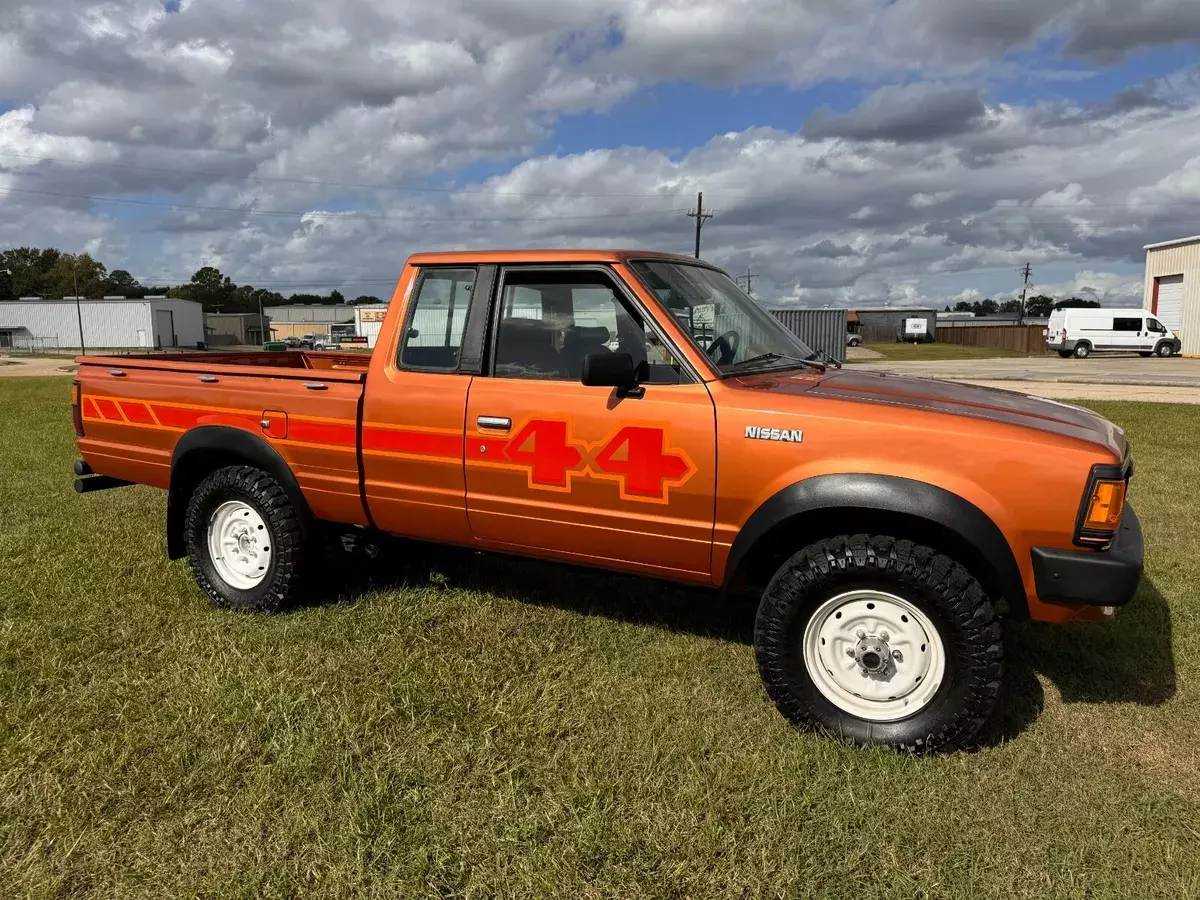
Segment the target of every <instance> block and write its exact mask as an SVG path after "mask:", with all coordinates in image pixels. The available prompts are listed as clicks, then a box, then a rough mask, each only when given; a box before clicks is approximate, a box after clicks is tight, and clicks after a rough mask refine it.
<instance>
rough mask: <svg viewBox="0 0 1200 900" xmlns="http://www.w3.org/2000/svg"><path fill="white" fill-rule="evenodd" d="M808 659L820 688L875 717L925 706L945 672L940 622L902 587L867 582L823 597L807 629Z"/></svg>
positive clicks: (852, 710) (899, 715) (842, 705)
mask: <svg viewBox="0 0 1200 900" xmlns="http://www.w3.org/2000/svg"><path fill="white" fill-rule="evenodd" d="M803 650H804V666H805V668H806V669H807V670H808V675H809V677H810V678H811V679H812V681H813V684H814V685H816V688H817V690H819V691H820V692H821V694H822V695H823V696H824V697H825V699H826V700H828V701H829V702H830V703H832V704H833V705H834V706H836V707H837V708H838V709H840V710H842V711H843V712H847V713H849V714H850V715H852V716H857V717H858V718H860V719H865V720H867V721H869V722H895V721H897V720H898V719H903V718H907V717H908V716H911V715H913V714H915V713H917V712H920V711H921V710H922V709H924V708H925V707H926V706H928V705H929V702H930V701H931V700H932V699H933V698H934V695H936V694H937V691H938V688H939V687H941V685H942V681H943V679H944V677H945V674H946V651H945V647H944V646H943V644H942V639H941V636H940V635H939V634H938V631H937V629H936V628H935V627H934V625H933V622H932V621H930V619H929V617H928V616H927V615H925V613H923V612H921V610H919V609H918V608H917V607H916V606H914V605H913V604H912V603H909V602H908V601H907V600H905V599H904V598H902V597H897V596H896V595H895V594H888V593H885V592H883V591H875V590H862V591H849V592H847V593H844V594H839V595H837V596H836V597H833V598H832V599H830V600H827V601H825V602H824V603H823V604H821V606H820V608H819V609H817V611H816V612H815V613H813V615H812V618H810V619H809V620H808V625H807V626H806V627H805V629H804V637H803Z"/></svg>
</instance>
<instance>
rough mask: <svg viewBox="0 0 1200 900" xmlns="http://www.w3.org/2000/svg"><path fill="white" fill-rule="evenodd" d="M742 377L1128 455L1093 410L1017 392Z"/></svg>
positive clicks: (762, 385) (839, 373) (870, 375)
mask: <svg viewBox="0 0 1200 900" xmlns="http://www.w3.org/2000/svg"><path fill="white" fill-rule="evenodd" d="M737 381H738V382H739V384H740V385H741V386H742V387H749V388H754V389H757V390H764V391H769V392H773V393H788V394H805V395H806V396H809V397H823V398H827V399H830V400H850V401H858V402H863V403H882V404H887V405H889V406H903V407H907V408H909V409H920V410H926V411H929V412H939V413H946V414H948V415H954V416H966V417H968V418H973V419H987V420H990V421H993V422H1002V423H1004V424H1006V425H1019V426H1022V427H1025V428H1032V429H1035V430H1037V431H1044V432H1048V433H1050V434H1058V435H1062V436H1063V437H1068V438H1074V439H1075V440H1081V441H1087V442H1089V443H1092V444H1096V445H1098V446H1101V447H1103V448H1105V449H1106V450H1108V451H1109V452H1111V453H1112V454H1113V455H1114V456H1115V457H1117V459H1123V458H1124V456H1125V451H1126V447H1127V444H1126V441H1125V433H1124V432H1123V431H1122V430H1121V429H1120V428H1118V427H1117V426H1116V425H1114V424H1112V422H1109V421H1108V420H1107V419H1105V418H1103V417H1101V416H1098V415H1096V414H1095V413H1094V412H1091V411H1090V410H1086V409H1080V408H1079V407H1077V406H1070V405H1068V404H1066V403H1058V402H1056V401H1054V400H1043V399H1041V398H1039V397H1030V396H1028V395H1026V394H1019V393H1017V392H1015V391H1003V390H999V389H997V388H986V387H977V386H975V385H970V384H960V383H958V382H954V381H938V380H936V379H933V378H912V377H909V376H905V375H889V374H887V373H884V372H861V371H859V372H856V371H853V370H848V369H830V370H828V371H826V372H825V373H824V374H823V375H822V374H819V373H817V372H815V371H811V372H786V373H779V374H769V373H764V374H763V375H758V376H750V377H743V378H739V379H737Z"/></svg>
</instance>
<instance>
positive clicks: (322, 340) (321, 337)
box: [312, 334, 337, 350]
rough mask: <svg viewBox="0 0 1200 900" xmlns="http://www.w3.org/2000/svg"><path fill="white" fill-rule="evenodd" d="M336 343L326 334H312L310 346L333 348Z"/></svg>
mask: <svg viewBox="0 0 1200 900" xmlns="http://www.w3.org/2000/svg"><path fill="white" fill-rule="evenodd" d="M335 347H337V343H336V342H335V341H334V339H333V338H331V337H330V336H329V335H327V334H314V335H313V341H312V348H313V349H314V350H333V349H334V348H335Z"/></svg>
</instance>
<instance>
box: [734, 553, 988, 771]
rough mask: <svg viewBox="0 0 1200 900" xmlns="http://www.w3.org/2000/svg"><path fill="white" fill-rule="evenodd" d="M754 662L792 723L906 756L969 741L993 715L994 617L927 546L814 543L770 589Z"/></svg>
mask: <svg viewBox="0 0 1200 900" xmlns="http://www.w3.org/2000/svg"><path fill="white" fill-rule="evenodd" d="M754 646H755V655H756V659H757V662H758V669H759V674H760V675H761V676H762V680H763V684H764V686H765V688H766V691H767V694H768V696H770V698H771V699H772V700H773V701H774V702H775V705H776V706H777V707H778V709H779V711H780V712H781V713H783V715H784V716H785V717H786V718H787V719H788V720H789V721H791V722H792V723H793V724H795V725H798V726H800V727H806V728H819V729H824V730H828V731H831V732H833V733H835V734H840V735H842V736H844V737H846V738H849V739H850V740H852V741H855V742H858V743H864V744H885V745H888V746H891V747H894V748H895V749H898V750H902V751H905V752H912V753H922V752H928V751H931V750H939V751H946V750H953V749H957V748H960V747H963V746H966V745H967V744H969V742H970V740H971V739H972V738H973V737H974V735H975V734H976V733H977V732H978V731H979V729H980V727H982V725H983V723H984V722H985V721H987V719H988V718H989V716H990V715H991V714H992V712H993V710H994V709H995V706H996V703H997V700H998V697H999V693H1000V682H1001V669H1002V661H1003V649H1002V642H1001V635H1000V626H999V624H998V622H997V621H996V613H995V609H994V608H993V606H992V603H991V601H990V600H988V598H987V597H986V595H985V594H984V593H983V590H982V589H981V588H980V586H979V583H978V582H977V581H976V580H975V578H973V577H972V576H971V574H970V573H969V572H968V571H967V570H966V569H965V568H964V567H963V566H962V565H960V564H959V563H957V562H955V561H954V560H952V559H951V558H949V557H948V556H945V555H944V554H941V553H938V552H937V551H936V550H934V549H932V548H930V547H924V546H920V545H917V544H913V543H912V542H910V541H903V540H896V539H895V538H892V537H887V536H868V535H851V536H840V537H835V538H830V539H828V540H823V541H818V542H817V543H814V544H810V545H809V546H807V547H805V548H804V549H803V550H801V551H800V552H799V553H797V554H796V555H794V556H793V557H791V558H790V559H789V560H787V562H785V563H784V564H783V565H782V566H781V567H780V568H779V570H778V571H777V572H776V573H775V577H774V578H772V579H771V583H770V584H769V585H768V586H767V589H766V591H765V592H764V593H763V598H762V602H761V604H760V605H759V610H758V617H757V620H756V622H755V629H754Z"/></svg>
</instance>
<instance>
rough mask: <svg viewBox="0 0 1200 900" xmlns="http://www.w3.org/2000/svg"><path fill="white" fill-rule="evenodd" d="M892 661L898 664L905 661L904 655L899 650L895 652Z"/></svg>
mask: <svg viewBox="0 0 1200 900" xmlns="http://www.w3.org/2000/svg"><path fill="white" fill-rule="evenodd" d="M892 659H894V660H895V661H896V662H900V661H901V660H903V659H904V654H902V653H901V652H900V651H899V650H893V651H892Z"/></svg>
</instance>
